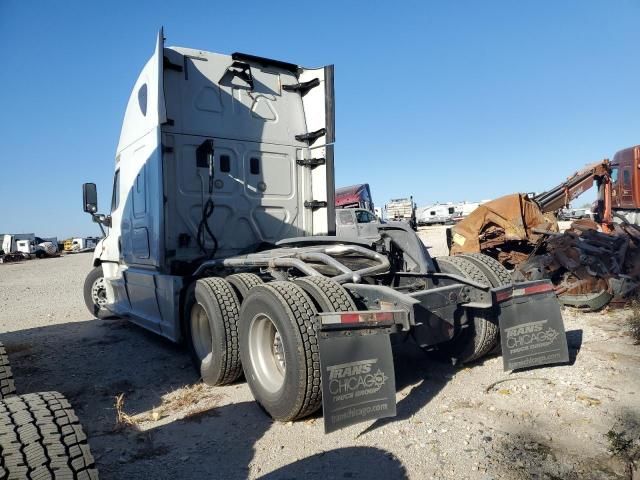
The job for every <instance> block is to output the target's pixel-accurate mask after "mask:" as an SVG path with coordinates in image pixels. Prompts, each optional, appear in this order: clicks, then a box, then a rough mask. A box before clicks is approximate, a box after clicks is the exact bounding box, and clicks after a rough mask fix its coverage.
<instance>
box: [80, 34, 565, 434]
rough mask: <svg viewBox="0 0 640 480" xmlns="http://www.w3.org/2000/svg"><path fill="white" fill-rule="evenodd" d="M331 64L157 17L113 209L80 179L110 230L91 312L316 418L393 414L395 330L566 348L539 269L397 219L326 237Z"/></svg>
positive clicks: (465, 350)
mask: <svg viewBox="0 0 640 480" xmlns="http://www.w3.org/2000/svg"><path fill="white" fill-rule="evenodd" d="M333 72H334V69H333V66H326V67H323V68H315V69H309V68H303V67H300V66H298V65H294V64H291V63H286V62H282V61H278V60H271V59H268V58H262V57H257V56H253V55H248V54H243V53H234V54H232V55H222V54H217V53H210V52H206V51H202V50H194V49H189V48H182V47H172V48H165V46H164V37H163V34H162V31H161V32H160V34H159V35H158V39H157V43H156V49H155V53H154V54H153V56H152V57H151V59H150V60H149V61H148V62H147V64H146V65H145V67H144V68H143V70H142V73H141V74H140V76H139V78H138V80H137V81H136V83H135V85H134V87H133V91H132V93H131V97H130V99H129V102H128V105H127V109H126V113H125V117H124V122H123V126H122V132H121V135H120V142H119V144H118V147H117V152H116V163H115V175H114V180H113V195H112V202H111V213H110V215H104V214H98V213H97V212H98V205H97V193H96V186H95V184H93V183H86V184H84V185H83V209H84V211H85V212H88V213H90V214H91V216H92V218H93V219H94V221H97V222H99V223H101V224H102V225H105V226H107V227H110V229H109V233H108V235H107V236H106V237H105V238H104V239H102V240H101V241H100V242H99V243H98V245H97V247H96V250H95V252H94V259H93V265H94V267H95V268H94V269H93V270H92V271H91V273H90V274H89V275H88V277H87V279H86V282H85V290H84V294H85V299H86V300H87V306H88V307H89V309H90V311H91V312H92V313H93V314H95V315H97V316H107V315H116V316H122V317H127V318H129V319H130V320H131V321H132V322H134V323H136V324H138V325H141V326H142V327H144V328H146V329H149V330H151V331H154V332H156V333H158V334H160V335H163V336H165V337H167V338H169V339H171V340H173V341H176V342H178V341H182V340H185V341H186V343H187V344H188V346H189V349H190V351H191V355H192V358H193V360H194V363H195V365H196V367H197V369H198V371H199V373H200V375H201V377H202V379H203V380H204V381H205V382H206V383H208V384H211V385H222V384H228V383H231V382H234V381H236V380H238V379H239V378H240V377H241V375H242V374H243V372H244V376H245V378H246V380H247V383H248V385H249V387H250V389H251V392H252V393H253V396H254V398H255V399H256V401H257V402H259V403H260V404H261V405H262V406H263V407H264V409H265V410H266V411H267V412H268V413H269V414H270V415H271V416H272V417H273V418H274V419H276V420H281V421H289V420H296V419H299V418H302V417H305V416H308V415H310V414H312V413H313V412H315V411H317V410H318V409H319V408H320V407H321V406H323V407H324V420H325V430H326V431H332V430H335V429H338V428H342V427H344V426H346V425H350V424H352V423H355V422H358V421H364V420H368V419H372V418H379V417H384V416H392V415H394V414H395V383H394V377H395V376H394V367H393V357H392V354H391V342H390V335H392V334H393V335H401V336H411V337H413V338H414V339H415V341H416V342H417V343H418V344H419V345H420V346H421V347H422V348H424V349H426V350H430V351H433V352H434V353H435V354H438V355H441V356H446V357H447V358H448V359H450V360H454V361H457V362H460V363H465V362H471V361H474V360H476V359H479V358H481V357H483V356H484V355H486V354H487V353H488V352H489V351H491V350H492V349H493V348H494V347H495V346H496V343H497V342H498V337H499V332H500V331H502V336H501V339H502V340H501V341H502V348H503V356H504V359H505V367H506V368H508V369H512V368H521V367H526V366H531V365H539V364H545V363H550V362H553V363H556V362H562V361H566V360H567V359H568V356H567V349H566V338H565V335H564V327H563V326H562V317H561V315H560V309H559V306H558V304H557V301H556V299H555V297H554V296H553V292H551V288H552V287H551V284H550V283H549V282H547V281H537V282H525V283H522V284H519V285H518V287H517V288H514V287H513V286H512V285H511V284H510V279H509V276H508V274H507V273H506V272H505V271H504V269H503V268H502V267H501V266H500V265H499V264H497V263H496V262H495V261H493V260H492V259H490V258H488V257H485V256H483V255H468V256H464V257H460V258H448V257H447V258H439V259H432V258H431V257H430V256H429V254H428V252H427V249H426V248H425V246H424V245H423V244H422V242H421V241H420V239H419V238H418V236H417V235H416V234H415V232H413V231H412V230H411V228H410V227H409V226H408V225H407V224H406V223H403V224H400V225H398V224H391V223H390V224H382V223H377V224H375V229H376V231H375V232H373V233H374V234H373V235H371V232H368V233H367V235H366V236H364V237H363V236H360V237H353V238H346V237H338V236H336V235H335V229H336V219H335V218H336V209H335V199H334V195H335V186H334V155H333V152H334V149H333V143H334V87H333ZM410 202H411V203H412V204H413V201H412V200H410ZM537 332H542V333H540V334H538V333H537ZM549 332H552V333H553V334H554V335H551V334H550V333H549Z"/></svg>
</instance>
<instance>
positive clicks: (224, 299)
mask: <svg viewBox="0 0 640 480" xmlns="http://www.w3.org/2000/svg"><path fill="white" fill-rule="evenodd" d="M198 283H200V284H201V285H202V286H203V287H205V289H206V290H207V293H208V294H209V295H210V296H211V298H212V299H214V300H215V302H217V304H218V307H219V308H220V312H221V313H222V322H223V325H224V330H225V343H226V346H227V348H226V349H225V355H224V356H223V365H222V375H221V377H220V379H219V380H218V381H217V382H216V385H226V384H229V383H233V382H235V381H236V380H237V379H238V378H240V376H241V375H242V362H241V361H240V342H239V341H238V318H239V316H240V302H239V301H238V297H237V296H236V294H235V292H234V291H233V288H232V287H231V284H230V283H229V282H227V281H226V280H225V279H224V278H218V277H207V278H201V279H200V280H198Z"/></svg>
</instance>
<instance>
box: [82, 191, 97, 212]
mask: <svg viewBox="0 0 640 480" xmlns="http://www.w3.org/2000/svg"><path fill="white" fill-rule="evenodd" d="M82 208H83V210H84V211H85V212H87V213H91V214H92V215H93V214H94V213H96V212H97V211H98V190H97V188H96V184H95V183H83V184H82Z"/></svg>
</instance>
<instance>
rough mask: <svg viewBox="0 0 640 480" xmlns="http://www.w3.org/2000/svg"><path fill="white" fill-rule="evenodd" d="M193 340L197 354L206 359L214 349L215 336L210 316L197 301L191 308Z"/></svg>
mask: <svg viewBox="0 0 640 480" xmlns="http://www.w3.org/2000/svg"><path fill="white" fill-rule="evenodd" d="M190 321H191V342H192V343H193V349H194V350H195V352H196V356H197V357H198V358H199V359H200V360H204V359H205V358H206V357H207V356H208V355H209V354H210V353H211V351H212V343H213V337H212V335H211V326H210V325H209V317H207V312H206V311H205V310H204V308H202V305H200V304H199V303H196V304H195V305H194V306H193V308H192V309H191V318H190Z"/></svg>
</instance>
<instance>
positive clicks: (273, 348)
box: [249, 313, 287, 393]
mask: <svg viewBox="0 0 640 480" xmlns="http://www.w3.org/2000/svg"><path fill="white" fill-rule="evenodd" d="M249 353H250V358H251V365H252V367H253V371H254V372H255V374H256V377H257V378H258V381H259V382H260V384H261V385H262V386H263V387H264V388H265V389H266V390H268V391H269V392H272V393H275V392H277V391H278V390H280V388H282V385H283V384H284V378H285V375H286V372H287V362H286V356H285V352H284V347H283V345H282V336H281V335H280V332H278V329H277V327H276V326H275V324H274V323H273V320H271V318H270V317H269V316H268V315H266V314H264V313H261V314H258V315H256V316H255V317H254V318H253V320H252V321H251V325H250V326H249Z"/></svg>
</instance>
